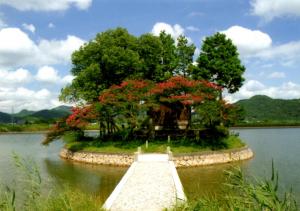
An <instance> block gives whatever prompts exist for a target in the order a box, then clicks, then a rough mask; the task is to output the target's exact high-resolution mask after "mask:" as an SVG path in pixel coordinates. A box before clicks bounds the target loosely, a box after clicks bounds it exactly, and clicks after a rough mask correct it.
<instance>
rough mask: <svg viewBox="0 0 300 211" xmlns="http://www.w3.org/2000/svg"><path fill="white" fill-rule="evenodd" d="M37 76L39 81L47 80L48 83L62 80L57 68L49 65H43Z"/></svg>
mask: <svg viewBox="0 0 300 211" xmlns="http://www.w3.org/2000/svg"><path fill="white" fill-rule="evenodd" d="M35 78H36V80H38V81H41V82H46V83H57V82H58V81H59V80H60V77H59V76H58V72H57V70H55V69H54V68H53V67H49V66H43V67H41V68H40V69H39V70H38V72H37V74H36V76H35Z"/></svg>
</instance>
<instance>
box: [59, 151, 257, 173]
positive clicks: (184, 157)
mask: <svg viewBox="0 0 300 211" xmlns="http://www.w3.org/2000/svg"><path fill="white" fill-rule="evenodd" d="M59 155H60V157H61V158H62V159H65V160H70V161H74V162H81V163H89V164H98V165H110V166H130V165H131V164H132V163H133V162H134V161H135V154H126V153H122V154H121V153H120V154H118V153H99V152H86V151H78V152H72V151H70V150H68V149H66V148H63V149H62V150H61V151H60V153H59ZM253 156H254V153H253V151H252V150H251V149H250V148H249V147H248V146H245V147H242V148H239V149H229V150H219V151H206V152H194V153H185V154H175V155H173V156H172V161H173V162H174V164H175V166H176V167H177V168H178V167H195V166H206V165H214V164H222V163H231V162H235V161H242V160H248V159H251V158H253Z"/></svg>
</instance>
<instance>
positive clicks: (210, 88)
mask: <svg viewBox="0 0 300 211" xmlns="http://www.w3.org/2000/svg"><path fill="white" fill-rule="evenodd" d="M194 52H195V46H194V44H191V43H189V42H188V39H187V38H186V37H184V36H180V37H179V38H178V39H177V40H174V39H173V38H172V37H171V36H170V35H169V34H167V33H165V32H164V31H162V32H161V33H160V35H159V36H154V35H152V34H143V35H141V36H139V37H136V36H134V35H131V34H129V33H128V31H127V30H126V29H124V28H116V29H113V30H108V31H105V32H102V33H99V34H98V35H97V36H96V38H95V39H93V40H92V41H90V42H88V43H86V44H85V45H84V46H82V47H81V48H80V49H79V50H78V51H75V52H74V53H73V55H72V63H73V66H72V70H71V73H72V74H73V75H74V80H73V81H72V83H71V84H69V85H67V86H66V87H65V88H64V89H63V90H62V92H61V95H60V100H63V101H65V102H69V103H76V105H77V106H76V107H74V108H73V110H72V114H71V115H70V116H68V117H67V118H66V119H62V120H61V121H59V122H57V123H56V124H55V125H54V127H53V128H52V129H51V130H50V131H49V132H48V135H47V138H46V140H45V141H44V142H43V144H49V143H50V142H51V141H53V140H55V139H57V138H59V137H63V139H64V140H65V141H66V145H65V148H64V149H63V150H62V152H61V157H63V158H66V159H71V160H75V161H81V162H87V163H99V164H109V165H125V166H129V165H130V164H131V163H132V162H133V161H134V153H136V152H143V153H151V152H152V153H169V154H170V153H171V155H170V156H172V159H173V160H174V161H175V164H176V166H178V167H180V166H182V167H187V166H198V165H209V164H214V163H226V162H231V161H236V160H243V159H249V158H251V157H252V156H253V152H252V151H251V149H249V148H248V147H247V146H245V144H244V143H243V142H242V141H241V140H240V139H239V137H238V134H234V133H232V132H230V131H229V129H228V128H229V126H232V125H234V124H235V123H236V122H237V121H239V120H240V119H241V118H242V112H241V109H240V108H239V107H238V106H235V105H233V104H230V103H228V102H226V101H225V100H224V99H223V96H222V93H223V91H226V92H229V93H234V92H236V91H238V89H239V88H240V87H241V86H242V84H243V81H244V78H243V77H242V74H243V72H244V71H245V67H244V66H243V65H242V64H241V62H240V60H239V58H238V52H237V48H236V47H235V46H234V45H233V43H232V41H231V40H230V39H228V38H226V36H225V35H224V34H221V33H216V34H215V35H213V36H211V37H207V38H206V39H205V41H204V43H203V46H202V52H201V53H200V55H199V57H198V58H197V62H196V64H195V63H193V59H194ZM90 125H94V128H95V127H97V128H98V130H97V132H98V135H97V136H96V137H95V136H93V137H92V136H89V135H88V133H87V132H85V130H86V129H87V127H88V126H90Z"/></svg>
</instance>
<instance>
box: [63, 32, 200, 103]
mask: <svg viewBox="0 0 300 211" xmlns="http://www.w3.org/2000/svg"><path fill="white" fill-rule="evenodd" d="M194 51H195V46H194V45H192V44H191V45H189V44H188V42H187V39H186V38H185V37H184V36H180V37H179V38H178V44H177V45H176V43H175V41H174V39H173V38H172V37H171V35H169V34H166V33H165V32H162V33H161V34H160V35H159V36H154V35H153V34H150V33H148V34H143V35H141V36H139V37H136V36H133V35H131V34H129V33H128V31H127V30H126V29H124V28H116V29H114V30H108V31H105V32H102V33H99V34H97V36H96V38H95V39H93V40H91V41H90V42H88V43H86V44H85V45H84V46H82V47H81V48H80V49H79V50H77V51H75V52H74V53H73V55H72V65H73V66H72V70H71V73H72V74H73V75H74V76H75V79H74V80H73V82H72V84H70V85H68V86H66V87H65V88H64V89H63V90H62V93H61V96H60V99H61V100H63V101H69V102H70V101H71V102H72V101H73V102H76V101H78V100H84V101H86V102H96V101H97V98H98V96H99V94H100V93H101V91H103V90H104V89H107V88H109V87H110V86H111V85H113V84H120V83H121V82H122V81H123V80H125V79H147V80H151V81H154V82H161V81H165V80H167V79H168V78H170V77H171V76H173V75H174V74H179V73H180V74H183V73H184V74H185V72H186V69H187V66H188V65H189V64H190V63H191V62H192V58H193V55H194Z"/></svg>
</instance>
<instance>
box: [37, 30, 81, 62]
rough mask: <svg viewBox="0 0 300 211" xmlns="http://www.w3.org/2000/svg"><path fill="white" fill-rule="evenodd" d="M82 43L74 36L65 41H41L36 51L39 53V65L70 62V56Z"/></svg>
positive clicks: (69, 36)
mask: <svg viewBox="0 0 300 211" xmlns="http://www.w3.org/2000/svg"><path fill="white" fill-rule="evenodd" d="M83 43H84V41H83V40H82V39H80V38H78V37H76V36H72V35H68V37H67V39H66V40H41V41H40V43H39V44H38V46H37V47H38V49H39V51H40V52H41V54H40V55H38V59H39V60H40V63H41V64H58V63H67V62H70V58H71V54H72V53H73V51H75V50H77V49H78V48H79V47H80V46H81V45H83Z"/></svg>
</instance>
